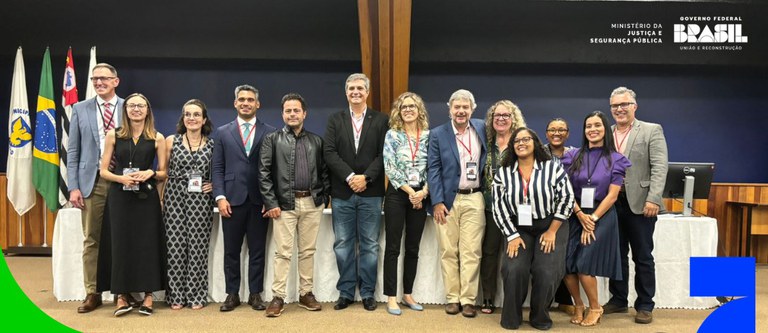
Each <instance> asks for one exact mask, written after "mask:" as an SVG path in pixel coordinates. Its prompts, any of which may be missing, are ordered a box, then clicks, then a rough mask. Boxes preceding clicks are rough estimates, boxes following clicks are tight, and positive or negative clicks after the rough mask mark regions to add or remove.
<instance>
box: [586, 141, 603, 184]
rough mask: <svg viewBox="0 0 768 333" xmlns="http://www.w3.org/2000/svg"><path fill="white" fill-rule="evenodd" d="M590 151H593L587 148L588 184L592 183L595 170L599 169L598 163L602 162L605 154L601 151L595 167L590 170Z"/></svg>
mask: <svg viewBox="0 0 768 333" xmlns="http://www.w3.org/2000/svg"><path fill="white" fill-rule="evenodd" d="M589 153H591V152H590V151H589V149H587V154H586V155H587V185H591V184H592V174H594V173H595V170H596V169H597V165H598V164H600V159H601V158H603V154H602V153H601V154H600V157H598V158H597V162H595V168H594V169H592V170H591V171H590V170H589Z"/></svg>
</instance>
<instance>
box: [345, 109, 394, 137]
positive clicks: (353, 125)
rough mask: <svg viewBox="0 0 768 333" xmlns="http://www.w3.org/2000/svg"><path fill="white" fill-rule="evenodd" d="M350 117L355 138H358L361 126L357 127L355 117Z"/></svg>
mask: <svg viewBox="0 0 768 333" xmlns="http://www.w3.org/2000/svg"><path fill="white" fill-rule="evenodd" d="M363 116H365V115H363ZM350 118H352V127H353V128H354V129H355V138H356V139H358V140H359V139H360V131H362V130H363V128H362V127H360V128H357V123H356V122H355V117H353V116H350ZM363 121H365V119H363ZM406 136H407V135H406Z"/></svg>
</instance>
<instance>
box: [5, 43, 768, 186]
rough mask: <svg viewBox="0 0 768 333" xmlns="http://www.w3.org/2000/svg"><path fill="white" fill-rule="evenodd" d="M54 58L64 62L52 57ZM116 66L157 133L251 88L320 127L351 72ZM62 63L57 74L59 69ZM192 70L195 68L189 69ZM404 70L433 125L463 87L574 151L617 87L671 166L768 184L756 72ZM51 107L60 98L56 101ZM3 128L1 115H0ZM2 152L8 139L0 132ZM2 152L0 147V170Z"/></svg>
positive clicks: (763, 106)
mask: <svg viewBox="0 0 768 333" xmlns="http://www.w3.org/2000/svg"><path fill="white" fill-rule="evenodd" d="M59 60H62V61H59ZM100 60H103V61H109V62H112V63H113V64H114V65H115V66H117V67H118V70H119V73H120V77H121V84H120V86H119V87H118V93H119V95H120V96H126V95H128V94H130V93H132V92H142V93H144V94H146V95H147V96H148V97H149V98H150V101H151V102H152V106H153V108H154V111H155V116H156V118H157V127H158V129H159V130H160V131H161V132H162V133H163V134H169V133H172V132H173V131H174V129H175V124H176V123H177V121H178V117H179V115H180V107H181V105H182V104H183V103H184V102H185V101H186V100H188V99H190V98H200V99H202V100H203V101H205V102H206V103H207V104H208V107H209V112H210V116H211V119H212V120H213V122H214V125H215V126H220V125H222V124H224V123H225V122H228V121H231V120H232V119H234V116H235V112H234V109H233V107H232V103H233V99H234V98H233V96H234V95H233V89H234V87H235V86H236V85H238V84H241V83H249V84H253V85H254V86H256V87H257V88H258V89H260V91H261V97H260V100H261V105H262V107H261V109H260V110H259V113H258V116H259V117H260V118H261V119H262V120H264V121H266V122H268V123H270V124H273V125H276V126H281V125H282V119H281V117H280V105H279V103H280V98H281V97H282V96H283V95H284V94H285V93H288V92H292V91H294V92H298V93H300V94H302V95H303V96H304V97H305V98H306V99H307V102H308V105H309V116H308V122H307V128H308V129H309V130H310V131H313V132H316V133H318V134H321V135H322V134H323V133H324V131H325V119H326V118H327V117H328V115H330V114H331V113H333V112H336V111H338V110H340V109H342V108H344V107H345V105H346V99H345V97H344V79H345V78H346V76H347V75H348V74H349V73H351V72H354V71H358V70H359V68H358V67H357V64H354V63H313V64H298V65H297V64H296V63H283V64H281V63H268V64H262V65H244V64H242V63H231V62H227V63H224V62H212V63H211V62H200V63H199V64H197V65H194V64H183V65H179V66H173V65H169V62H168V61H160V62H158V61H155V62H152V61H131V60H127V59H114V60H111V59H100ZM26 61H27V83H28V86H29V87H28V93H29V96H30V109H31V110H35V100H36V98H35V97H36V94H37V85H38V82H39V81H38V80H39V64H38V62H39V60H38V57H37V56H34V57H30V56H28V57H27V59H26ZM76 61H77V62H76V66H77V69H78V70H77V74H78V85H79V87H80V95H81V98H82V96H84V94H85V84H86V81H85V77H86V75H85V71H86V70H85V68H86V67H85V66H86V65H85V64H87V61H86V60H85V59H76ZM53 63H54V64H62V66H54V82H55V91H56V92H55V93H56V95H57V96H59V95H60V88H59V87H60V83H59V81H60V79H59V78H60V77H61V75H62V74H61V71H62V70H63V69H62V68H63V63H64V61H63V59H56V57H54V62H53ZM58 67H62V68H58ZM189 68H194V69H189ZM412 68H413V70H412V75H411V82H410V87H411V90H412V91H415V92H417V93H419V94H420V95H422V96H423V97H424V99H425V101H426V103H427V107H428V110H429V113H430V124H431V125H432V126H435V125H438V124H441V123H444V122H446V121H448V117H447V116H448V109H447V106H446V105H445V103H446V101H447V99H448V97H449V96H450V94H451V93H452V92H453V91H454V90H456V89H459V88H466V89H469V90H471V91H472V92H473V93H474V94H475V97H476V99H477V103H478V108H477V110H476V114H475V117H477V118H482V117H484V115H485V112H486V111H487V109H488V107H489V106H490V105H491V104H492V103H493V102H495V101H497V100H499V99H510V100H512V101H513V102H515V103H516V104H517V105H519V106H520V108H521V109H522V110H523V115H524V116H525V119H526V121H527V122H528V124H529V126H530V127H532V128H533V129H535V130H536V131H537V132H539V134H543V130H544V127H545V125H546V122H547V121H548V120H549V119H551V118H553V117H563V118H565V119H566V120H568V122H569V124H570V127H571V129H572V131H571V138H570V139H569V141H568V144H570V145H574V146H578V145H580V141H581V139H580V135H581V127H582V124H581V122H582V121H583V117H584V116H585V115H586V114H587V113H589V112H590V111H593V110H603V111H608V108H607V105H608V96H609V94H610V92H611V90H612V89H613V88H615V87H617V86H619V85H626V86H628V87H630V88H632V89H634V90H635V91H636V92H637V93H638V105H639V108H638V111H637V117H638V118H639V119H641V120H646V121H651V122H657V123H660V124H662V125H663V126H664V130H665V134H666V136H667V142H668V146H669V159H670V161H686V162H715V163H716V165H717V167H716V173H715V178H714V179H715V181H718V182H759V183H765V182H768V168H767V167H766V165H768V155H766V154H764V153H762V152H761V150H762V148H763V147H768V136H767V135H765V134H764V133H763V130H764V129H765V128H766V127H768V113H766V110H767V109H768V99H766V98H765V97H764V94H765V93H764V92H765V91H766V90H767V88H768V78H766V76H765V75H764V73H762V74H761V73H757V74H753V73H749V72H745V71H734V70H725V69H720V70H712V69H708V70H706V71H700V70H696V69H692V68H684V69H679V68H673V67H662V68H660V67H645V68H632V67H629V66H621V67H618V66H613V67H610V66H603V67H598V66H588V67H584V66H576V65H569V66H563V65H560V66H541V65H540V66H537V67H531V66H513V67H510V66H499V67H497V68H494V67H493V66H487V65H483V66H482V67H476V68H473V67H472V66H466V65H465V66H454V65H450V64H445V65H435V64H431V65H419V64H415V65H414V66H413V67H412ZM0 72H1V73H2V74H4V76H3V77H2V78H0V88H1V89H0V105H3V106H5V105H9V104H8V103H9V100H8V97H7V96H8V94H9V93H10V78H11V72H12V68H4V69H3V70H2V71H0ZM57 103H58V97H57ZM0 119H2V120H1V121H0V126H2V127H3V128H7V126H8V125H7V121H8V120H7V118H6V117H4V116H3V117H0ZM0 144H2V147H7V133H6V134H4V135H2V142H0ZM6 154H7V149H0V157H1V161H3V163H2V165H1V166H0V168H2V169H3V170H4V169H5V162H4V161H5V158H6V157H5V155H6Z"/></svg>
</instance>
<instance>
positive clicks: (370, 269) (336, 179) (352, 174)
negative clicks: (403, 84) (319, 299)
mask: <svg viewBox="0 0 768 333" xmlns="http://www.w3.org/2000/svg"><path fill="white" fill-rule="evenodd" d="M369 87H370V80H368V77H366V76H365V74H360V73H357V74H352V75H350V76H349V77H348V78H347V81H346V84H345V90H346V95H347V101H348V102H349V108H348V109H345V110H342V111H340V112H338V113H335V114H333V115H332V116H331V117H330V118H329V119H328V126H327V128H326V130H325V147H324V149H323V150H324V156H325V162H326V164H327V165H328V170H329V173H330V178H331V197H332V199H331V207H332V209H333V232H334V234H335V236H336V241H335V242H334V243H333V251H334V252H335V253H336V264H337V265H338V267H339V282H338V283H336V289H338V290H339V299H338V301H337V302H336V305H335V306H334V307H333V308H334V309H336V310H341V309H345V308H347V307H348V306H349V305H350V304H351V303H353V302H354V299H355V287H356V286H357V284H358V281H359V284H360V296H361V297H362V298H363V306H364V307H365V309H366V310H369V311H373V310H376V300H375V299H374V297H373V293H374V290H375V289H376V278H377V276H378V275H377V272H376V270H377V267H378V258H379V233H380V229H381V202H382V199H383V197H384V164H383V161H382V151H383V150H384V136H385V135H386V133H387V130H388V126H387V123H388V118H387V116H386V115H384V114H382V113H381V112H378V111H376V110H372V109H368V107H367V105H366V100H367V99H368V89H369ZM357 243H359V244H360V246H359V256H360V258H359V259H358V258H357V256H356V253H357V252H358V250H357V248H356V244H357ZM358 262H359V267H358Z"/></svg>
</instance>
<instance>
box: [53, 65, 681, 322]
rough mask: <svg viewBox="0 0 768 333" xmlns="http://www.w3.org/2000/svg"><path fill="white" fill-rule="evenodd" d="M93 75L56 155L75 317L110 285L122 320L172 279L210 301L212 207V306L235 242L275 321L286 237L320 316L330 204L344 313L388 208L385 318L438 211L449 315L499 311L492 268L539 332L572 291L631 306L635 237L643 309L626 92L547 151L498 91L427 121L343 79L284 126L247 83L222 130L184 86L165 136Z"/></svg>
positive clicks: (646, 292)
mask: <svg viewBox="0 0 768 333" xmlns="http://www.w3.org/2000/svg"><path fill="white" fill-rule="evenodd" d="M91 81H92V83H93V85H94V88H96V91H97V94H98V96H97V97H95V98H93V99H89V100H86V101H83V102H80V103H78V104H76V105H75V107H74V108H73V113H72V120H71V126H70V141H69V147H68V161H67V168H68V180H69V190H70V202H71V203H72V204H73V205H74V206H75V207H77V208H80V209H82V210H83V214H82V216H83V230H84V234H85V241H84V251H83V265H84V278H85V281H84V282H85V287H86V292H87V297H86V300H85V301H84V302H83V304H82V305H81V306H80V307H79V308H78V312H81V313H85V312H90V311H92V310H94V309H96V308H98V307H99V306H100V305H101V304H102V302H101V297H100V293H99V292H100V291H104V290H111V291H112V293H114V294H117V295H118V296H117V298H116V304H115V312H114V314H115V316H120V315H124V314H126V313H128V312H131V311H132V310H133V309H134V308H139V313H141V314H144V315H151V314H152V313H153V297H152V293H153V292H154V291H158V290H165V291H166V302H167V303H168V304H169V305H170V307H171V308H172V309H174V310H179V309H182V308H184V307H190V308H192V309H200V308H203V307H204V306H205V305H206V303H207V300H208V294H207V291H208V285H207V280H208V279H207V275H208V274H207V267H208V263H207V258H208V245H209V238H210V234H211V230H210V229H211V219H212V214H213V213H212V212H213V207H214V206H215V207H217V208H218V211H219V214H220V215H221V218H222V230H223V235H224V252H225V254H224V273H225V274H224V275H225V280H226V281H225V283H226V293H227V298H226V300H225V301H224V303H223V304H222V305H221V307H220V310H221V311H231V310H234V309H235V308H236V307H238V306H239V305H240V304H241V301H240V297H239V294H240V283H241V276H240V271H241V269H240V267H241V266H240V258H241V248H242V244H243V239H244V237H245V238H246V239H247V240H248V254H249V259H248V260H249V262H248V277H247V279H248V287H249V292H250V294H249V297H248V302H247V303H248V304H249V305H250V306H251V307H252V308H253V309H254V310H265V314H266V316H267V317H277V316H280V315H281V314H282V313H283V311H284V306H285V298H286V297H288V296H289V295H287V293H286V280H287V278H288V274H289V267H290V261H291V257H292V253H293V249H294V246H296V247H297V248H298V268H299V278H300V283H299V306H300V307H302V308H305V309H307V310H310V311H317V310H321V309H322V305H321V304H320V303H319V302H318V301H317V300H316V299H315V296H314V295H313V272H314V254H315V251H316V240H317V233H318V230H319V226H320V220H321V215H322V210H323V208H324V207H326V206H327V205H328V204H330V205H331V207H332V221H333V222H332V223H333V232H334V235H335V241H334V244H333V248H334V253H335V255H336V262H337V266H338V270H339V280H338V282H337V285H336V288H337V289H338V291H339V298H338V300H337V301H336V303H335V304H334V306H333V307H334V309H335V310H342V309H345V308H347V307H349V306H350V305H351V304H353V303H354V302H355V295H356V291H357V288H358V286H359V293H360V296H361V298H362V303H363V307H364V308H365V309H366V310H370V311H373V310H375V309H376V308H377V302H376V300H375V297H374V292H375V286H376V278H377V276H378V274H377V269H378V265H377V264H378V258H379V250H380V249H379V239H378V238H379V233H380V230H381V223H382V221H381V220H382V218H381V216H382V214H381V211H382V207H383V210H384V212H385V214H384V230H385V237H386V248H385V250H384V265H383V270H384V272H383V276H384V281H383V288H384V290H383V292H384V294H385V295H386V296H387V297H388V298H387V303H386V310H387V312H388V313H390V314H392V315H400V314H402V310H401V306H404V307H406V308H408V309H411V310H415V311H421V310H423V306H422V305H420V304H419V303H418V302H417V301H416V300H415V299H414V298H413V296H412V294H413V285H414V280H415V277H416V271H417V265H418V259H419V244H420V242H421V237H422V233H423V230H424V227H425V223H426V220H427V215H428V213H431V214H432V215H433V217H434V221H435V223H436V229H437V235H438V236H437V237H438V244H439V254H440V260H441V267H442V278H443V282H444V285H445V292H446V296H445V297H446V303H447V304H446V306H445V311H446V313H448V314H458V313H461V314H462V315H463V316H465V317H475V316H476V314H477V310H478V309H479V310H480V311H481V312H483V313H493V312H494V311H495V305H494V304H495V300H494V296H495V294H496V285H497V283H498V282H497V279H496V277H497V276H498V272H499V270H501V273H502V274H501V276H502V284H503V287H504V295H505V296H504V301H503V310H502V316H501V325H502V327H504V328H510V329H516V328H518V327H519V326H520V325H521V323H522V306H523V302H524V300H525V299H526V297H527V293H528V290H529V286H528V283H529V280H530V281H532V286H531V312H530V324H531V325H532V326H533V327H535V328H538V329H549V328H550V327H551V326H552V320H551V319H550V317H549V314H548V310H549V307H550V304H551V303H552V301H553V300H555V299H556V301H557V302H558V303H561V304H569V303H572V305H573V306H572V307H570V308H569V309H570V311H571V313H572V319H571V322H572V323H574V324H579V325H582V326H592V325H595V324H597V323H599V321H600V318H601V316H602V315H603V314H604V313H612V312H627V305H628V303H627V294H628V290H627V289H628V288H627V283H626V278H627V276H628V274H629V272H628V250H629V246H631V247H632V252H633V259H634V260H635V267H636V271H637V272H636V288H637V291H638V298H637V300H636V302H635V309H636V310H637V315H636V321H637V322H639V323H649V322H651V320H652V316H651V311H652V310H653V305H654V304H653V300H652V298H653V295H654V293H655V280H654V279H655V272H654V269H653V267H654V264H653V257H652V255H651V251H652V249H653V239H652V236H653V226H654V222H655V220H656V214H658V211H659V210H660V209H661V207H662V206H661V205H662V203H661V191H662V187H663V183H664V178H665V174H666V165H667V161H666V159H667V153H666V143H665V139H664V136H663V132H662V129H661V126H659V125H657V124H651V123H646V122H642V121H640V120H637V119H635V110H636V109H637V102H636V96H635V93H634V92H633V91H632V90H629V89H627V88H624V87H620V88H617V89H616V90H614V91H613V93H612V94H611V97H610V106H611V115H612V116H613V118H614V119H615V121H616V125H614V126H611V125H610V124H609V122H608V117H607V115H606V114H604V113H602V112H600V111H595V112H592V113H590V114H589V115H587V117H586V118H585V120H584V130H583V136H582V147H581V148H573V147H566V146H565V142H566V141H567V139H568V135H569V128H568V125H567V123H566V122H565V121H564V120H563V119H559V118H558V119H554V120H552V121H550V122H549V124H548V125H547V129H546V133H547V135H546V138H547V140H548V143H547V144H546V145H545V144H543V143H542V141H541V139H540V138H539V137H538V136H537V134H536V132H535V131H534V130H532V129H530V128H528V127H526V123H525V120H524V118H523V115H522V112H521V110H520V109H519V108H518V107H517V106H516V105H515V104H514V103H512V102H511V101H508V100H502V101H499V102H497V103H495V104H493V105H492V106H491V108H490V109H489V110H488V112H487V114H486V117H485V121H483V120H480V119H473V118H472V114H473V112H474V111H475V109H476V104H475V98H474V96H473V95H472V93H471V92H469V91H467V90H463V89H460V90H457V91H456V92H454V93H453V94H452V95H451V96H450V98H449V100H448V103H447V104H448V109H449V113H450V121H449V122H447V123H446V124H443V125H440V126H437V127H435V128H433V129H431V130H430V127H429V116H428V112H427V110H426V107H425V104H424V101H423V100H422V98H421V97H420V96H419V95H417V94H415V93H412V92H406V93H403V94H402V95H400V96H399V97H398V98H397V99H396V100H395V101H394V102H393V104H392V109H391V111H390V114H389V116H387V115H385V114H384V113H381V112H379V111H376V110H373V109H371V108H368V107H367V103H366V102H367V98H368V94H369V88H370V82H369V80H368V78H367V77H366V76H365V75H364V74H352V75H350V76H349V77H348V78H347V80H346V82H345V85H344V87H345V94H346V97H347V101H348V108H347V109H345V110H342V111H340V112H338V113H335V114H333V115H331V116H330V117H329V118H328V120H327V128H326V131H325V136H324V137H320V136H318V135H317V134H314V133H311V132H309V131H307V130H306V129H305V128H304V122H305V121H306V117H307V114H308V112H307V103H306V101H305V100H304V98H303V97H302V96H300V95H299V94H295V93H290V94H287V95H285V96H284V97H283V99H282V101H281V106H282V111H281V112H282V118H283V122H284V126H283V127H282V128H280V129H277V128H275V127H272V126H270V125H268V124H265V123H263V122H262V121H260V120H259V119H258V118H257V117H256V113H257V110H258V109H259V107H260V101H259V92H258V90H257V89H255V88H254V87H252V86H250V85H241V86H238V87H237V88H236V89H235V99H234V108H235V109H236V111H237V118H236V119H235V120H234V121H232V122H230V123H228V124H225V125H223V126H221V127H219V128H218V129H217V130H216V131H215V132H214V131H213V125H212V124H211V121H210V119H209V118H208V113H207V109H206V106H205V104H204V103H203V102H202V101H200V100H197V99H192V100H190V101H188V102H186V103H185V104H184V105H183V106H182V112H181V116H180V119H179V122H178V124H177V127H176V133H175V134H174V135H169V136H168V137H167V138H166V137H164V136H163V135H162V134H160V133H158V132H157V131H156V130H155V126H154V117H153V115H152V107H151V105H150V102H149V100H148V99H147V97H146V96H144V95H142V94H132V95H130V96H128V97H127V98H125V99H124V100H123V99H122V98H119V97H117V95H116V93H115V88H116V87H117V86H118V84H119V82H120V81H119V78H118V76H117V71H116V70H115V68H114V67H112V66H110V65H108V64H98V65H96V67H95V68H94V70H93V72H92V77H91ZM214 133H215V134H214ZM385 177H386V178H385ZM385 179H386V181H387V182H388V184H387V185H388V186H385ZM268 219H271V221H272V224H273V227H272V230H273V241H274V244H275V259H274V263H273V264H274V268H275V269H274V282H273V284H272V294H273V298H272V300H271V301H269V302H265V301H264V300H263V299H262V298H261V295H260V294H261V292H262V291H263V288H264V266H265V257H266V256H265V249H266V242H267V241H268V240H267V237H266V236H267V222H268V221H269V220H268ZM295 239H297V241H294V240H295ZM294 242H296V243H297V244H294ZM401 245H402V247H403V248H404V250H405V253H404V259H403V270H402V274H403V275H402V295H403V296H402V298H401V299H400V300H398V299H397V295H398V275H397V274H398V273H397V271H398V258H399V256H400V249H401ZM499 257H502V259H501V260H500V259H499ZM500 261H501V268H499V262H500ZM596 276H604V277H609V278H610V279H611V282H610V290H611V293H612V295H613V297H612V298H611V301H609V302H608V303H607V304H606V305H603V306H601V305H600V304H599V303H598V301H597V283H596V278H595V277H596ZM480 285H482V299H481V300H478V299H477V296H478V291H479V290H480ZM558 286H560V289H558ZM580 288H583V289H584V291H585V293H586V296H587V302H588V304H589V308H588V310H587V308H586V306H585V302H584V300H583V299H582V298H581V293H580ZM556 290H559V292H558V293H557V294H558V296H557V297H556V296H555V295H556ZM566 290H567V291H568V293H565V291H566ZM136 292H144V299H143V300H142V301H136V300H134V299H133V298H132V297H131V293H136ZM476 304H479V306H477V305H476Z"/></svg>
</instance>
